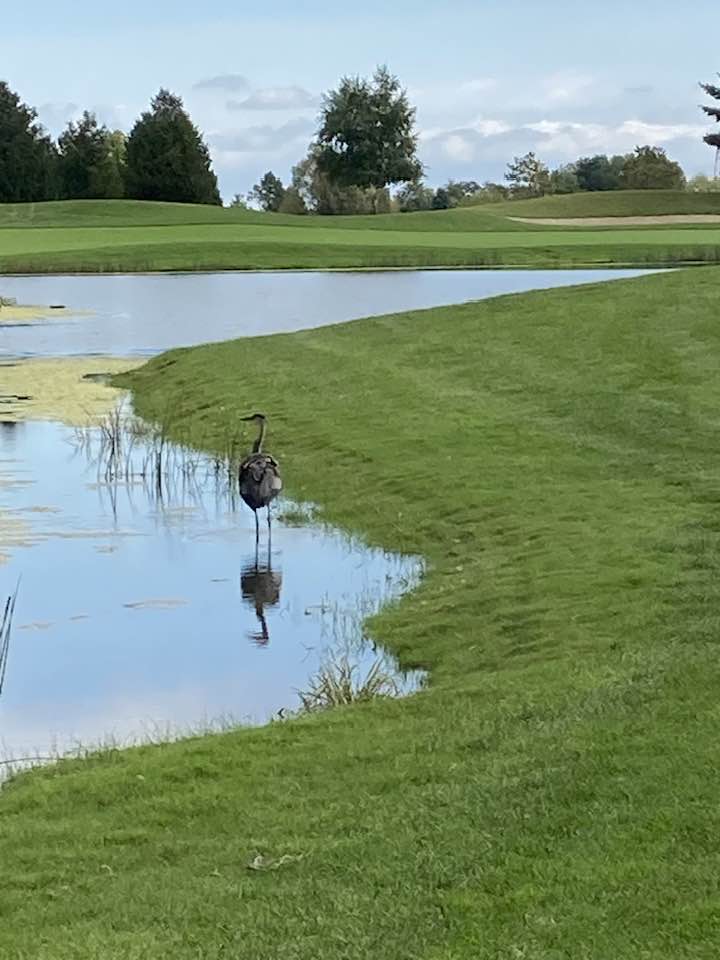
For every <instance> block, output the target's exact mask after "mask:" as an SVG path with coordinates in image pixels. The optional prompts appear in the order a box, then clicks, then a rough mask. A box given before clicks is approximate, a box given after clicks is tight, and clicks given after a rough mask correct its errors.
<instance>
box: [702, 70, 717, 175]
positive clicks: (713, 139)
mask: <svg viewBox="0 0 720 960" xmlns="http://www.w3.org/2000/svg"><path fill="white" fill-rule="evenodd" d="M718 76H720V74H718ZM700 86H701V87H702V89H703V90H704V91H705V93H706V94H707V95H708V96H709V97H712V98H713V100H717V101H720V87H717V86H715V84H713V83H701V84H700ZM701 109H702V111H703V113H706V114H707V115H708V117H712V118H713V120H715V121H716V122H717V123H720V103H718V105H717V106H706V105H703V106H702V108H701ZM703 140H704V141H705V143H707V144H708V145H709V146H711V147H715V150H716V151H718V152H717V153H716V160H715V173H716V174H717V157H718V156H720V133H706V134H705V136H704V137H703Z"/></svg>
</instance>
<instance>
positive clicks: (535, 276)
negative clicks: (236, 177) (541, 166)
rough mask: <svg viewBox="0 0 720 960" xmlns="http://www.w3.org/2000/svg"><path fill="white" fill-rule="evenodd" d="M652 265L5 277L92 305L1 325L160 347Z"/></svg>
mask: <svg viewBox="0 0 720 960" xmlns="http://www.w3.org/2000/svg"><path fill="white" fill-rule="evenodd" d="M650 272H652V271H648V270H415V271H402V270H395V271H384V272H369V271H368V272H356V273H321V272H318V273H293V272H282V273H200V274H197V273H196V274H149V275H148V274H135V275H117V276H115V275H114V276H87V277H69V276H52V277H3V278H2V280H1V281H0V285H1V288H2V293H3V295H4V296H7V297H15V298H17V300H18V302H19V303H33V304H35V303H38V304H51V303H52V304H65V305H67V306H68V307H70V308H71V309H74V310H78V311H89V313H88V314H87V315H82V314H81V315H79V316H77V317H69V316H63V317H59V316H58V317H53V318H51V319H49V320H48V321H47V322H46V323H42V324H33V325H28V326H19V325H18V326H12V327H2V326H0V357H2V356H18V357H31V356H35V357H37V356H45V357H58V356H73V355H75V356H88V355H93V354H94V355H103V356H122V357H131V356H150V355H152V354H155V353H160V352H162V351H163V350H169V349H171V348H172V347H182V346H193V345H195V344H198V343H206V342H208V341H214V340H229V339H232V338H233V337H244V336H255V335H260V334H270V333H286V332H288V331H292V330H300V329H305V328H309V327H319V326H324V325H327V324H331V323H339V322H341V321H345V320H357V319H358V318H360V317H367V316H372V315H377V314H383V313H395V312H398V311H402V310H413V309H422V308H425V307H435V306H442V305H443V304H451V303H460V302H462V301H466V300H477V299H482V298H485V297H494V296H497V295H499V294H503V293H517V292H520V291H523V290H531V289H532V290H536V289H546V288H550V287H561V286H569V285H573V284H578V283H591V282H594V281H598V280H608V279H617V278H620V277H636V276H640V275H642V274H644V273H650Z"/></svg>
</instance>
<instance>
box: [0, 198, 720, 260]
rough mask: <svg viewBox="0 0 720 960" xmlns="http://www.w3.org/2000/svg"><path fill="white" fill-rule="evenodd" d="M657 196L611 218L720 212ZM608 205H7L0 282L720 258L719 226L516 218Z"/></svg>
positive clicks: (695, 201)
mask: <svg viewBox="0 0 720 960" xmlns="http://www.w3.org/2000/svg"><path fill="white" fill-rule="evenodd" d="M648 193H652V192H650V191H645V192H644V193H643V191H637V192H630V191H628V192H624V193H619V194H618V197H620V198H621V199H618V197H615V196H613V197H612V198H610V200H611V201H612V205H613V206H612V210H616V209H617V212H626V213H627V212H628V211H629V212H631V213H632V212H635V211H637V210H638V209H642V210H643V211H652V210H655V211H657V210H660V211H661V212H667V211H668V210H670V209H672V211H673V212H677V211H678V210H683V211H686V212H687V211H689V212H713V211H715V210H717V209H718V204H717V201H716V199H715V195H712V194H708V195H695V194H683V193H677V194H672V193H667V194H666V193H663V192H662V191H658V192H657V194H653V195H652V196H650V197H648V196H647V194H648ZM638 195H640V196H638ZM607 196H608V195H607V194H592V195H590V194H588V195H583V196H582V197H581V198H580V200H579V201H576V199H575V198H574V197H551V198H548V199H547V200H540V201H528V202H527V203H523V202H520V201H518V202H516V203H514V204H493V205H485V206H478V207H464V208H461V209H456V210H447V211H433V212H429V213H417V214H387V215H382V216H377V217H372V216H363V217H291V216H280V215H277V214H263V213H255V212H252V211H243V210H223V209H221V208H218V207H210V206H206V207H198V206H192V205H184V204H165V203H138V202H134V201H124V200H116V201H66V202H55V203H46V204H10V205H6V206H3V207H0V273H2V272H5V273H13V272H14V273H44V272H50V273H52V272H63V271H68V272H102V271H140V270H225V269H273V268H284V267H292V268H323V267H328V268H330V267H346V268H361V267H369V268H372V267H407V266H419V267H427V266H458V267H461V266H468V267H483V266H485V267H488V266H490V267H491V266H530V267H546V266H547V267H553V266H582V265H598V266H601V265H613V264H637V265H645V264H656V265H661V264H677V263H703V262H717V261H720V227H717V226H713V225H712V224H709V225H708V224H704V225H697V226H691V225H684V226H675V227H672V226H665V225H660V226H657V227H653V228H647V227H623V228H622V229H617V228H613V227H607V228H604V227H601V228H594V229H587V228H586V229H583V228H581V227H563V228H557V227H553V228H551V227H543V226H538V225H536V224H522V223H517V222H515V221H513V220H511V219H509V217H511V216H526V215H527V216H529V215H533V213H534V215H537V216H541V215H545V216H547V215H549V214H551V213H556V214H557V215H558V216H571V215H573V214H572V213H571V212H570V210H571V208H572V210H576V211H577V215H578V216H579V215H581V214H583V215H586V214H588V215H589V214H590V213H591V212H595V213H596V214H598V215H607V214H608V211H609V210H610V206H609V205H608V203H607V202H606V197H607ZM580 202H581V206H579V203H580ZM623 202H624V204H625V206H624V208H623V210H622V211H621V210H620V209H618V204H621V203H623Z"/></svg>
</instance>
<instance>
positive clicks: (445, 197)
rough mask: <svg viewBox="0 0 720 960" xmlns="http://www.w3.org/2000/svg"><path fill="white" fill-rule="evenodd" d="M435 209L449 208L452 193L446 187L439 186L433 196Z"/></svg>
mask: <svg viewBox="0 0 720 960" xmlns="http://www.w3.org/2000/svg"><path fill="white" fill-rule="evenodd" d="M432 208H433V210H449V209H450V194H449V193H448V192H447V189H446V188H445V187H438V188H437V190H436V191H435V194H434V196H433V198H432Z"/></svg>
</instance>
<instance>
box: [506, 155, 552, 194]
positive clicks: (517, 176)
mask: <svg viewBox="0 0 720 960" xmlns="http://www.w3.org/2000/svg"><path fill="white" fill-rule="evenodd" d="M505 179H506V180H507V181H508V183H509V184H510V190H511V192H512V194H513V196H516V197H542V196H543V195H544V194H546V193H549V192H550V173H549V171H548V168H547V167H546V166H545V164H544V163H543V162H542V161H541V160H538V158H537V157H536V156H535V154H534V153H533V151H532V150H531V151H530V152H529V153H526V154H525V156H523V157H513V160H512V163H509V164H508V168H507V173H506V174H505Z"/></svg>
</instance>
